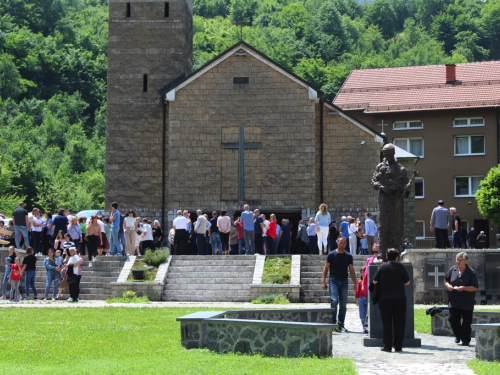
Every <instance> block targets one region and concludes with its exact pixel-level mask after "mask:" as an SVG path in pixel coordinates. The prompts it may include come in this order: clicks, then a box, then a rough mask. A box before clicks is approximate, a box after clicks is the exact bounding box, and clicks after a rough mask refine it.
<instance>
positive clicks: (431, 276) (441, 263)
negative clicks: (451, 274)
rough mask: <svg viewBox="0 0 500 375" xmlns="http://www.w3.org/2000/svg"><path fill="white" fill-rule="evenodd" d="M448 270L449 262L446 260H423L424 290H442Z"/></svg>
mask: <svg viewBox="0 0 500 375" xmlns="http://www.w3.org/2000/svg"><path fill="white" fill-rule="evenodd" d="M449 268H450V267H449V260H448V259H446V258H427V259H425V270H424V272H425V273H424V280H425V290H427V291H430V290H444V277H445V276H446V272H448V269H449Z"/></svg>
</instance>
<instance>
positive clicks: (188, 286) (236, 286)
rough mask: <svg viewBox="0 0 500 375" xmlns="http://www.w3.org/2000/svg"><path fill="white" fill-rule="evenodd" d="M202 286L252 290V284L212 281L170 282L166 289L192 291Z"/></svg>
mask: <svg viewBox="0 0 500 375" xmlns="http://www.w3.org/2000/svg"><path fill="white" fill-rule="evenodd" d="M201 288H204V289H203V290H244V291H247V290H250V284H220V283H219V284H217V283H212V284H184V285H179V284H169V283H167V284H166V285H165V287H164V291H167V290H168V291H176V290H179V291H181V290H182V291H184V292H186V291H190V290H200V289H201Z"/></svg>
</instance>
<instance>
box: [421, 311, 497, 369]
mask: <svg viewBox="0 0 500 375" xmlns="http://www.w3.org/2000/svg"><path fill="white" fill-rule="evenodd" d="M475 311H488V312H500V310H496V309H495V310H481V309H480V308H479V309H475ZM415 330H416V331H417V332H418V333H427V334H429V335H430V334H431V316H430V315H426V314H425V310H424V309H416V310H415ZM467 365H468V366H469V367H470V368H471V369H472V370H473V371H474V372H475V373H476V374H477V375H497V374H500V362H488V361H481V360H479V359H475V360H473V361H469V362H467Z"/></svg>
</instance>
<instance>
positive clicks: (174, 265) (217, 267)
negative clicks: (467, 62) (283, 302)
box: [168, 263, 255, 272]
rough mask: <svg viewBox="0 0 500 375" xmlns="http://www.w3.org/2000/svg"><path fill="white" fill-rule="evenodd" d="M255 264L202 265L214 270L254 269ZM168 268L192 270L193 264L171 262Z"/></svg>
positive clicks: (204, 267)
mask: <svg viewBox="0 0 500 375" xmlns="http://www.w3.org/2000/svg"><path fill="white" fill-rule="evenodd" d="M254 268H255V264H248V265H234V264H217V265H213V266H212V265H208V266H207V265H204V266H203V269H208V270H210V271H214V270H227V271H240V270H247V271H248V270H254ZM168 269H169V270H174V269H175V270H178V271H190V272H193V264H179V263H172V264H170V266H169V268H168Z"/></svg>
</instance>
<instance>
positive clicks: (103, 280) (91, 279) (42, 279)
mask: <svg viewBox="0 0 500 375" xmlns="http://www.w3.org/2000/svg"><path fill="white" fill-rule="evenodd" d="M117 279H118V276H116V277H114V276H112V277H98V276H82V279H81V280H82V281H81V282H82V283H83V282H99V283H107V284H109V283H112V282H115V281H116V280H117ZM45 282H46V278H45V275H44V276H38V275H37V276H36V278H35V283H44V284H45Z"/></svg>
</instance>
